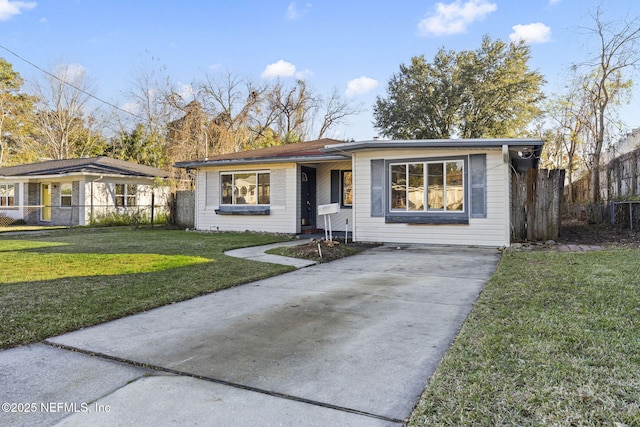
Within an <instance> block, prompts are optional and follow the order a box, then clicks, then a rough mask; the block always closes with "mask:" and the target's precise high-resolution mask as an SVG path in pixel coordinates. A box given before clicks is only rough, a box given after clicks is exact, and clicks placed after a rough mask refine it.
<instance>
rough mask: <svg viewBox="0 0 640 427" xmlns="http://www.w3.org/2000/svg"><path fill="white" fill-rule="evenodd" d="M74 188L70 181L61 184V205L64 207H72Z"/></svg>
mask: <svg viewBox="0 0 640 427" xmlns="http://www.w3.org/2000/svg"><path fill="white" fill-rule="evenodd" d="M72 194H73V188H72V186H71V184H70V183H65V184H61V185H60V206H61V207H63V208H69V207H71V196H72Z"/></svg>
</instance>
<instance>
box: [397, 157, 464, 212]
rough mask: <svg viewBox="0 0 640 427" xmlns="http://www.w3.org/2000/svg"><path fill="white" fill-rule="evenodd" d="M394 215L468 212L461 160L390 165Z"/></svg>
mask: <svg viewBox="0 0 640 427" xmlns="http://www.w3.org/2000/svg"><path fill="white" fill-rule="evenodd" d="M389 176H390V186H389V188H390V191H391V194H390V199H389V200H390V207H389V210H390V211H391V212H442V213H447V212H455V213H460V212H464V211H465V206H464V203H465V202H464V200H465V197H464V190H465V185H464V162H463V161H462V160H451V161H438V162H416V163H391V164H390V175H389Z"/></svg>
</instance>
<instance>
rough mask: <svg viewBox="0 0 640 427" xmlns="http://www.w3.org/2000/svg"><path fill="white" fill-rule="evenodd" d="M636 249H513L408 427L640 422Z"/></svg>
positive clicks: (639, 257) (639, 280)
mask: <svg viewBox="0 0 640 427" xmlns="http://www.w3.org/2000/svg"><path fill="white" fill-rule="evenodd" d="M639 273H640V250H637V249H625V250H622V249H620V250H606V251H594V252H587V253H560V252H543V251H539V252H508V253H505V255H504V257H503V259H502V261H501V262H500V264H499V267H498V270H497V272H496V274H495V275H494V276H493V277H492V279H491V280H490V281H489V283H488V284H487V286H486V288H485V289H484V291H483V292H482V293H481V295H480V297H479V299H478V301H477V304H476V305H475V307H474V309H473V310H472V312H471V314H470V316H469V318H468V319H467V321H466V322H465V324H464V325H463V326H462V328H461V330H460V332H459V335H458V337H457V338H456V341H455V342H454V344H453V346H452V347H451V348H450V350H449V351H448V352H447V353H446V355H445V357H444V358H443V360H442V362H441V364H440V366H439V367H438V369H437V370H436V372H435V374H434V375H433V377H432V378H431V380H430V382H429V384H428V386H427V388H426V390H425V392H424V394H423V396H422V397H421V399H420V402H419V404H418V405H417V407H416V409H415V410H414V412H413V414H412V417H411V420H410V423H409V425H412V426H434V425H437V426H445V425H446V426H460V425H473V426H514V425H518V426H547V425H557V426H616V425H617V426H621V425H628V426H638V425H640V275H639Z"/></svg>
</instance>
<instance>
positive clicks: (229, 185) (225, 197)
mask: <svg viewBox="0 0 640 427" xmlns="http://www.w3.org/2000/svg"><path fill="white" fill-rule="evenodd" d="M220 184H221V185H220V192H221V204H222V205H268V204H269V203H271V178H270V174H269V172H230V173H222V174H221V175H220Z"/></svg>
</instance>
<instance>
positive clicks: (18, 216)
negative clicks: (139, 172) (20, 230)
mask: <svg viewBox="0 0 640 427" xmlns="http://www.w3.org/2000/svg"><path fill="white" fill-rule="evenodd" d="M169 217H170V214H169V208H168V206H165V205H156V204H149V205H138V206H130V207H123V206H113V205H70V206H48V205H30V206H12V207H11V208H0V227H8V226H12V225H55V226H68V227H73V226H77V225H104V226H106V225H135V226H142V225H153V224H165V223H167V222H169Z"/></svg>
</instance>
